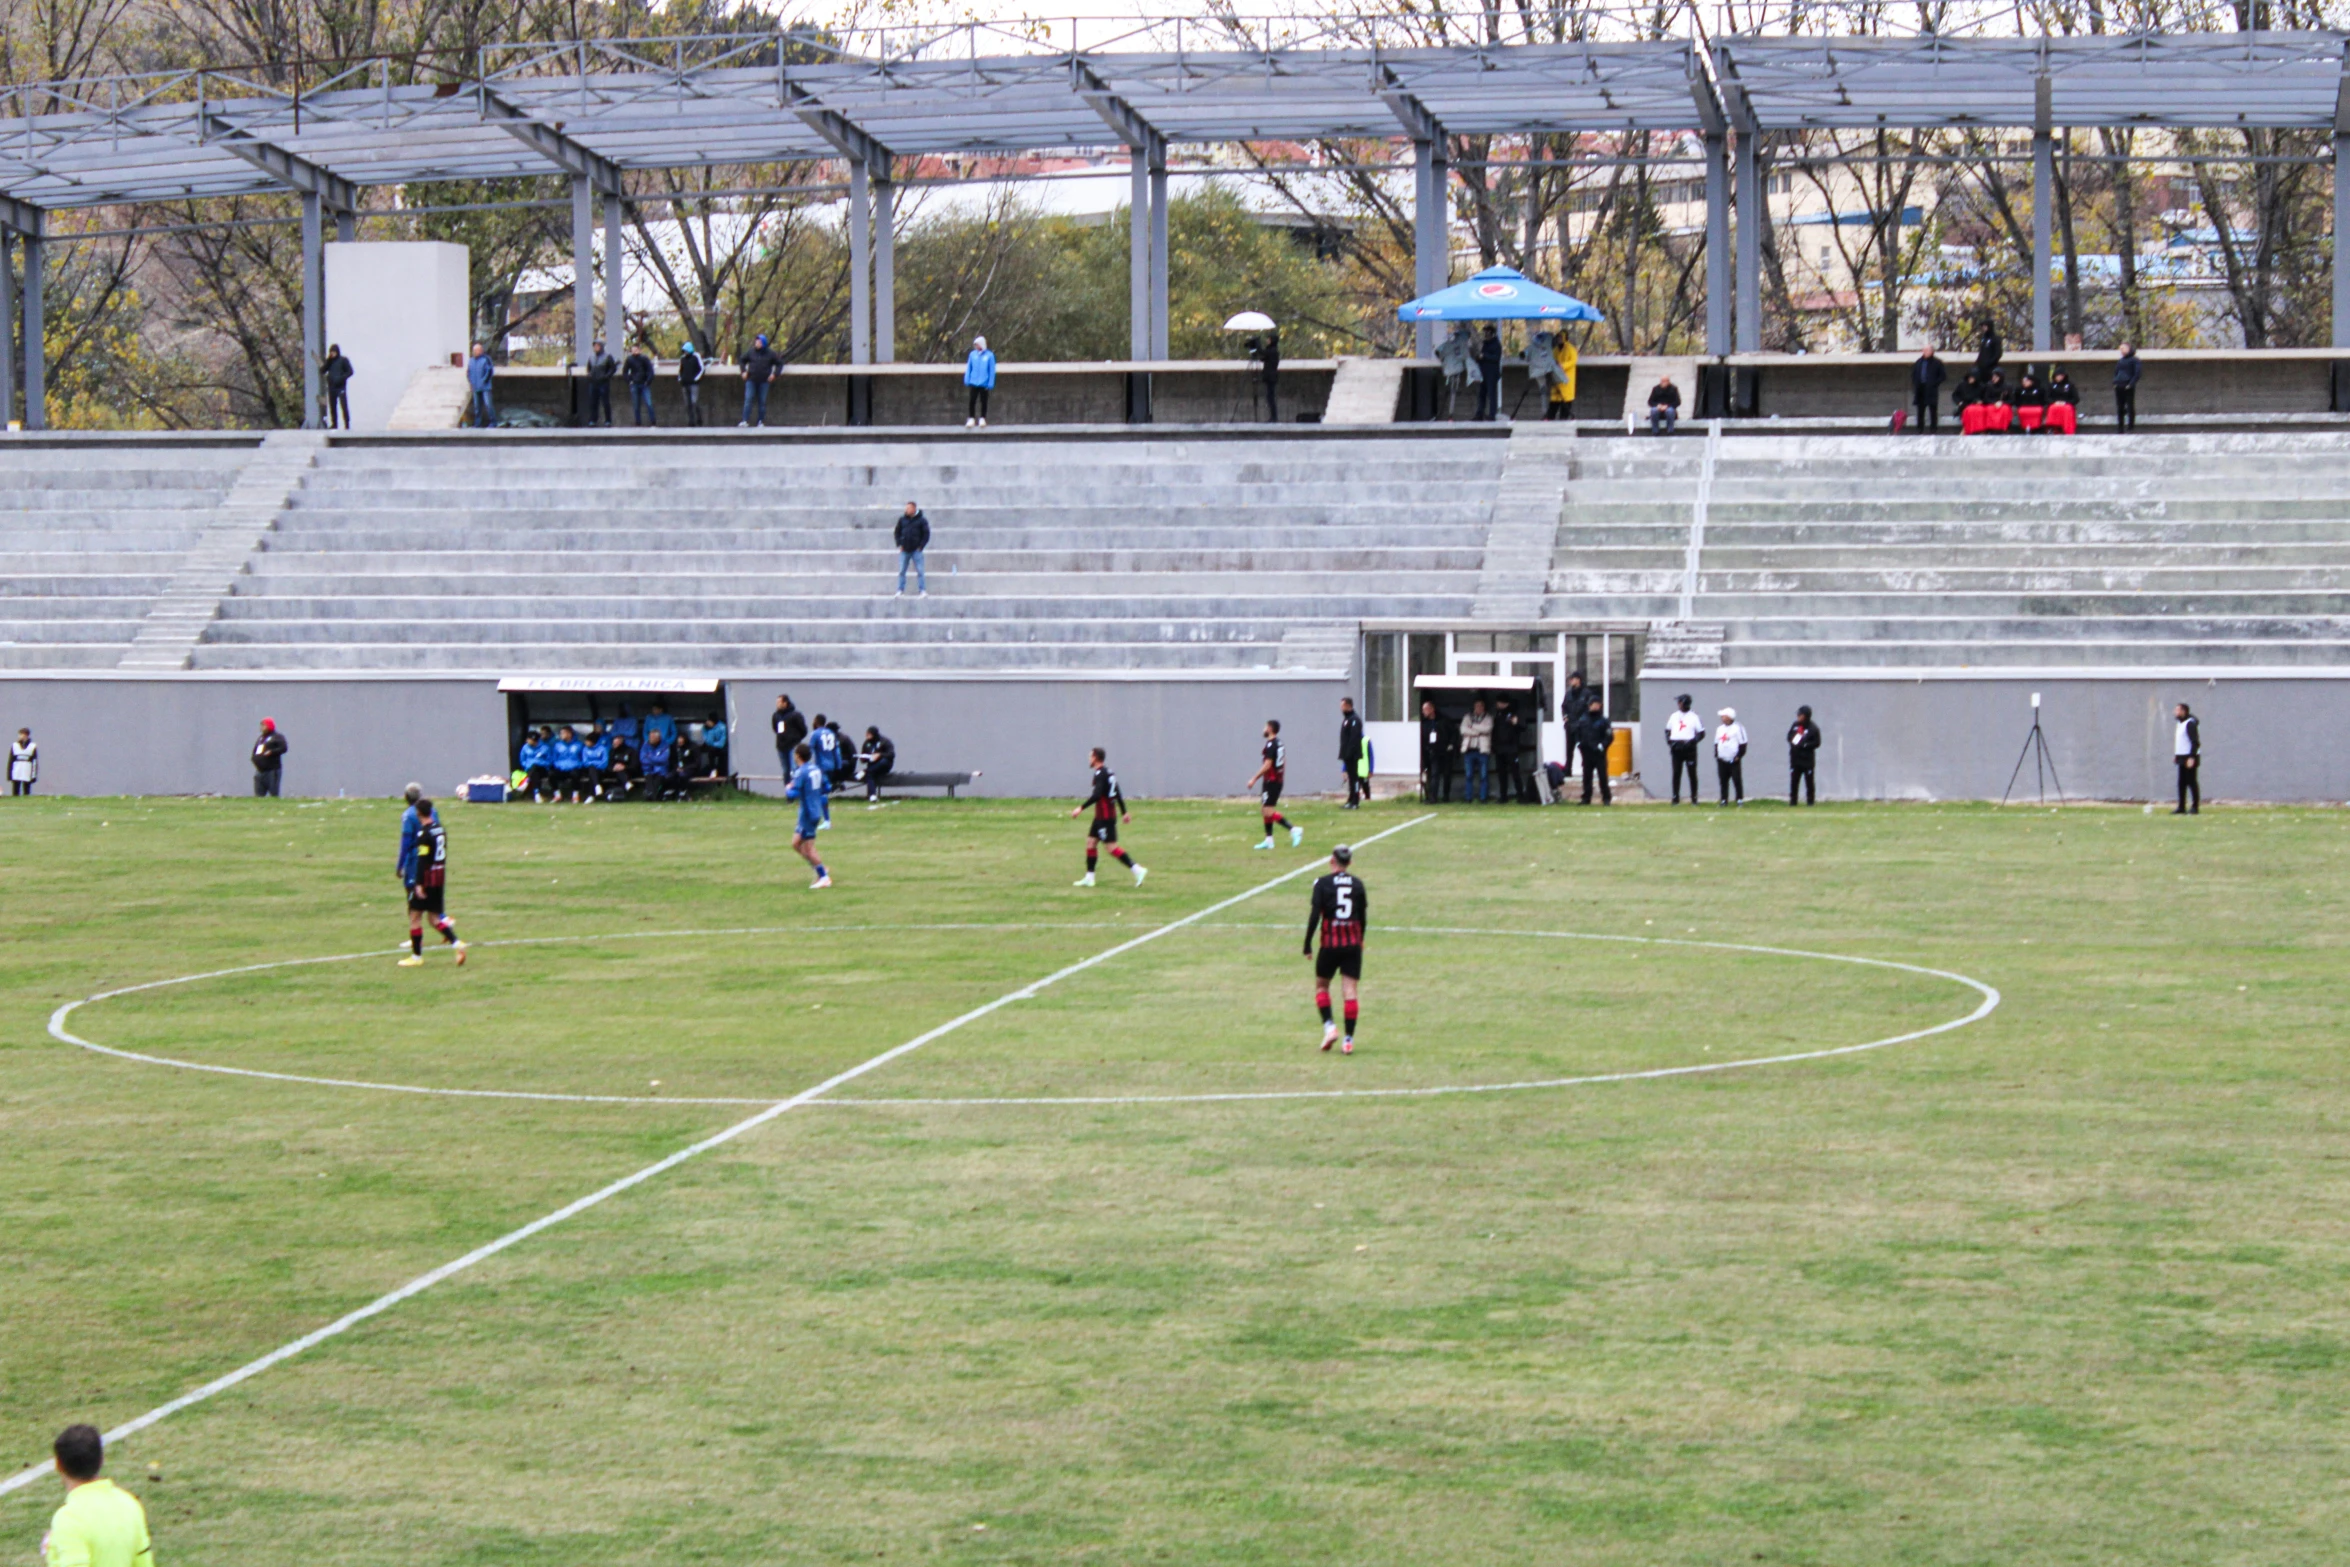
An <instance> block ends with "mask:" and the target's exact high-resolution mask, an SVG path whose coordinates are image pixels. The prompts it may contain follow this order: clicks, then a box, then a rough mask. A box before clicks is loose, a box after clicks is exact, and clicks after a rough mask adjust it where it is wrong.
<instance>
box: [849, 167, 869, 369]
mask: <svg viewBox="0 0 2350 1567" xmlns="http://www.w3.org/2000/svg"><path fill="white" fill-rule="evenodd" d="M849 363H850V364H853V365H869V364H871V363H873V184H872V179H871V177H870V176H869V174H868V173H867V171H866V168H865V160H864V159H863V158H851V159H850V160H849Z"/></svg>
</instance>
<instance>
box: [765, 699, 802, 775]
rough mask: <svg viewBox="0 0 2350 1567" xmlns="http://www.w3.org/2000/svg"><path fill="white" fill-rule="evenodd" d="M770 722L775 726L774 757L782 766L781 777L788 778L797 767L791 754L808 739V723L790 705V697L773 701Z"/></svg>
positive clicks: (796, 709)
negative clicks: (773, 707) (773, 710)
mask: <svg viewBox="0 0 2350 1567" xmlns="http://www.w3.org/2000/svg"><path fill="white" fill-rule="evenodd" d="M772 722H773V723H774V725H775V756H776V759H777V760H778V761H780V762H781V763H782V764H783V776H784V777H786V778H789V777H790V776H791V775H792V769H793V768H794V767H795V766H797V765H798V764H797V763H795V762H794V761H793V760H792V752H793V751H794V750H795V749H797V748H798V746H799V743H800V742H801V741H802V740H805V739H807V738H808V721H807V719H805V718H803V717H801V716H800V710H799V709H798V708H796V707H794V706H792V705H791V698H790V697H788V696H779V697H777V698H776V699H775V712H774V714H773V718H772Z"/></svg>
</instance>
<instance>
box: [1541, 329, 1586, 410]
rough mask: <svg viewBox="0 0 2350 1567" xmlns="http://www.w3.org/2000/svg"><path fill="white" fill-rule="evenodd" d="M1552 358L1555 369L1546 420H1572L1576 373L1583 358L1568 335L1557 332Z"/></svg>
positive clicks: (1551, 345) (1552, 345) (1551, 349)
mask: <svg viewBox="0 0 2350 1567" xmlns="http://www.w3.org/2000/svg"><path fill="white" fill-rule="evenodd" d="M1550 357H1551V362H1552V364H1553V365H1555V366H1556V368H1555V369H1553V370H1552V371H1551V374H1550V396H1549V399H1548V404H1547V406H1545V407H1544V409H1543V410H1542V417H1543V418H1545V419H1572V418H1574V417H1575V373H1576V369H1577V367H1578V366H1579V365H1580V364H1581V362H1582V358H1583V356H1582V355H1581V354H1580V353H1578V352H1577V351H1576V348H1575V345H1574V344H1573V343H1570V342H1568V341H1567V334H1566V333H1564V332H1556V333H1553V334H1552V335H1551V339H1550Z"/></svg>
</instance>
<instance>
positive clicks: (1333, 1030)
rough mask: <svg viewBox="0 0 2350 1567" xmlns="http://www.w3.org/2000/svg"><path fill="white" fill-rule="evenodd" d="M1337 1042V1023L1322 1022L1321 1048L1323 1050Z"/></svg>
mask: <svg viewBox="0 0 2350 1567" xmlns="http://www.w3.org/2000/svg"><path fill="white" fill-rule="evenodd" d="M1337 1043H1338V1025H1337V1024H1336V1023H1324V1024H1323V1025H1322V1048H1323V1049H1324V1050H1327V1049H1329V1048H1330V1047H1331V1046H1332V1045H1335V1044H1337Z"/></svg>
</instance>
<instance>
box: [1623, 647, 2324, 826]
mask: <svg viewBox="0 0 2350 1567" xmlns="http://www.w3.org/2000/svg"><path fill="white" fill-rule="evenodd" d="M1640 688H1641V689H1640V711H1641V712H1642V713H1644V714H1646V715H1648V716H1647V717H1646V718H1645V719H1644V720H1643V724H1642V733H1641V737H1640V745H1641V751H1640V772H1641V775H1642V778H1643V780H1644V781H1645V782H1647V783H1648V784H1649V785H1650V786H1651V788H1652V790H1661V789H1662V788H1663V786H1664V783H1665V775H1666V762H1665V748H1664V741H1663V738H1662V730H1663V726H1664V715H1665V714H1667V713H1670V712H1671V711H1672V710H1673V698H1674V697H1675V696H1677V695H1679V694H1680V693H1682V692H1687V693H1689V695H1691V696H1692V697H1694V698H1695V699H1696V701H1695V706H1696V709H1697V711H1698V712H1700V713H1701V714H1703V715H1705V717H1706V718H1707V719H1708V720H1709V721H1710V720H1711V719H1712V717H1713V715H1714V714H1715V712H1717V711H1718V710H1719V709H1721V708H1724V707H1733V708H1736V709H1737V710H1738V717H1739V720H1740V722H1742V723H1744V724H1745V725H1746V729H1747V733H1748V734H1749V735H1750V736H1752V740H1753V749H1752V751H1751V752H1750V753H1749V755H1748V757H1747V762H1746V789H1747V793H1748V795H1749V796H1750V797H1762V798H1769V797H1770V796H1772V795H1774V794H1776V795H1777V796H1778V797H1779V798H1781V799H1784V798H1786V792H1787V747H1786V745H1785V743H1784V739H1783V737H1784V736H1785V734H1786V732H1787V726H1788V724H1790V723H1792V722H1793V721H1794V718H1795V709H1796V708H1797V707H1798V706H1802V705H1808V706H1809V707H1810V708H1811V710H1812V714H1813V716H1814V717H1815V718H1816V719H1817V720H1818V722H1819V725H1820V727H1821V729H1822V730H1823V731H1824V732H1825V734H1826V739H1827V743H1826V745H1824V746H1823V747H1822V748H1821V751H1820V760H1819V789H1820V797H1821V798H1822V799H1828V798H1835V799H1839V800H1996V799H1998V798H1999V797H2000V795H2001V794H2002V793H2003V792H2005V791H2006V789H2007V785H2008V778H2009V776H2010V774H2011V773H2012V772H2013V770H2014V768H2015V765H2016V761H2017V758H2018V757H2019V756H2020V755H2021V753H2022V750H2023V746H2024V741H2025V738H2026V737H2027V736H2028V735H2029V734H2030V732H2031V727H2032V705H2031V698H2032V693H2033V692H2035V691H2037V692H2039V693H2040V700H2041V709H2040V724H2041V732H2042V734H2043V735H2045V736H2046V738H2047V741H2048V747H2049V754H2050V756H2051V757H2052V758H2053V759H2054V761H2055V764H2056V770H2057V774H2058V776H2059V778H2060V779H2061V780H2062V782H2063V786H2064V792H2065V794H2066V795H2067V796H2068V797H2070V798H2072V799H2091V800H2156V801H2164V802H2167V801H2169V800H2170V799H2171V798H2172V790H2173V772H2172V767H2171V740H2172V721H2171V716H2170V715H2171V707H2172V704H2174V703H2177V702H2185V703H2186V704H2188V706H2189V707H2191V708H2192V709H2193V710H2194V711H2195V713H2196V715H2197V716H2198V717H2200V718H2201V719H2202V720H2203V724H2202V730H2203V748H2204V754H2205V758H2206V760H2205V762H2204V764H2203V765H2204V793H2205V795H2206V797H2207V798H2209V799H2215V800H2260V801H2324V802H2346V801H2350V677H2340V676H2325V677H2317V678H2309V679H2298V678H2260V677H2252V678H2245V679H2217V680H2214V679H2211V678H2208V677H2205V676H2200V675H2195V676H2188V675H2182V676H2180V677H2179V678H2176V679H2166V678H2162V677H2159V676H2153V675H2148V676H2144V677H2138V676H2131V677H2124V678H2098V679H2082V678H2080V677H2078V676H2065V675H2049V676H2042V675H2031V674H2020V673H2019V674H2015V675H2000V676H1989V675H1978V676H1968V677H1938V678H1927V679H1899V678H1870V677H1859V678H1856V677H1853V676H1851V675H1848V674H1845V673H1841V672H1839V673H1836V674H1833V675H1826V676H1822V677H1806V676H1802V675H1790V676H1785V677H1782V676H1778V675H1776V674H1773V675H1769V676H1750V675H1737V676H1733V677H1731V678H1728V679H1725V678H1723V677H1722V676H1720V675H1718V674H1712V673H1707V674H1705V675H1702V676H1701V675H1699V674H1697V673H1695V672H1664V673H1653V674H1649V675H1645V676H1643V677H1642V679H1641V682H1640ZM1704 780H1705V793H1706V798H1707V799H1709V800H1710V799H1712V798H1713V794H1714V780H1713V767H1712V765H1711V762H1710V760H1709V761H1708V763H1707V765H1706V766H1705V768H1704ZM2016 790H2017V797H2018V798H2023V799H2031V798H2035V797H2036V796H2035V791H2034V786H2033V778H2032V764H2031V762H2030V761H2029V760H2028V759H2027V760H2026V761H2025V762H2024V767H2023V776H2022V778H2021V779H2020V780H2018V782H2017V784H2016Z"/></svg>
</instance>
